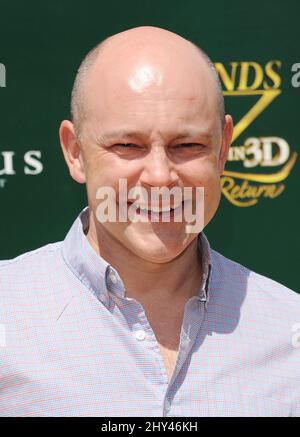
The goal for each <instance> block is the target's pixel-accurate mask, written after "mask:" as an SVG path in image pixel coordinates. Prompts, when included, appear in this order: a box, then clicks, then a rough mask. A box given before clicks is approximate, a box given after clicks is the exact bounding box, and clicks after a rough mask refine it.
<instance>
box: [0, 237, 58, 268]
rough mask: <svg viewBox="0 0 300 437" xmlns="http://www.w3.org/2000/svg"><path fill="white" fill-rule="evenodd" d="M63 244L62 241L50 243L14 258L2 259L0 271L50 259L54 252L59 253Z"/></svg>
mask: <svg viewBox="0 0 300 437" xmlns="http://www.w3.org/2000/svg"><path fill="white" fill-rule="evenodd" d="M61 244H62V241H57V242H55V243H49V244H46V245H44V246H41V247H39V248H37V249H34V250H30V251H28V252H25V253H22V254H21V255H18V256H16V257H14V258H11V259H6V260H0V273H1V272H5V270H9V269H14V268H18V267H19V266H20V265H23V266H25V265H29V266H30V265H31V264H33V263H35V262H37V261H41V260H43V259H48V258H49V257H50V258H51V257H52V256H53V255H54V253H57V252H58V251H59V250H60V247H61Z"/></svg>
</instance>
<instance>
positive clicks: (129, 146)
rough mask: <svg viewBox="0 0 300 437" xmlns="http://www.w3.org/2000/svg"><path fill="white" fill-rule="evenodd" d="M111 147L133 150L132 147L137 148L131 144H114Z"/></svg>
mask: <svg viewBox="0 0 300 437" xmlns="http://www.w3.org/2000/svg"><path fill="white" fill-rule="evenodd" d="M113 147H119V148H120V149H130V148H132V147H133V148H134V147H139V146H137V145H136V144H132V143H120V144H114V145H113Z"/></svg>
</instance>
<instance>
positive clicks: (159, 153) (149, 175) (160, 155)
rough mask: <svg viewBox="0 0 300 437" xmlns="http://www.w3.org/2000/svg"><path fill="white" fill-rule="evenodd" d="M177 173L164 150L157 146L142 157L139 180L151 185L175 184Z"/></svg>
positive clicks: (166, 185) (164, 185)
mask: <svg viewBox="0 0 300 437" xmlns="http://www.w3.org/2000/svg"><path fill="white" fill-rule="evenodd" d="M177 181H178V175H177V172H176V170H175V168H174V165H173V163H172V162H171V161H170V159H169V157H168V155H167V153H166V151H165V150H164V149H163V148H158V149H156V150H153V151H151V152H150V153H149V154H148V155H147V157H145V158H144V166H143V171H142V174H141V177H140V182H141V183H142V184H144V185H148V186H152V187H168V186H170V185H176V182H177Z"/></svg>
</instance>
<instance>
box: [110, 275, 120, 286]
mask: <svg viewBox="0 0 300 437" xmlns="http://www.w3.org/2000/svg"><path fill="white" fill-rule="evenodd" d="M109 279H110V280H111V282H112V283H113V284H116V283H117V282H118V278H117V277H116V275H114V274H113V273H111V274H110V275H109Z"/></svg>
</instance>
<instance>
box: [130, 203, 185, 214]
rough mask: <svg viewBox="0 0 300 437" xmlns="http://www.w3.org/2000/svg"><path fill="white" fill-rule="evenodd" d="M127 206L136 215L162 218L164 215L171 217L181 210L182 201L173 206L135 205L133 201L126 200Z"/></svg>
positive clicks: (182, 206)
mask: <svg viewBox="0 0 300 437" xmlns="http://www.w3.org/2000/svg"><path fill="white" fill-rule="evenodd" d="M127 206H128V208H129V207H132V208H133V209H134V210H135V213H136V214H137V215H143V216H148V217H149V218H151V217H152V218H163V216H165V215H170V217H172V216H173V215H174V214H175V213H177V212H179V211H180V210H183V208H184V201H182V202H180V203H179V204H177V205H174V206H172V207H171V206H150V205H149V206H148V205H136V204H134V203H133V202H127Z"/></svg>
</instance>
